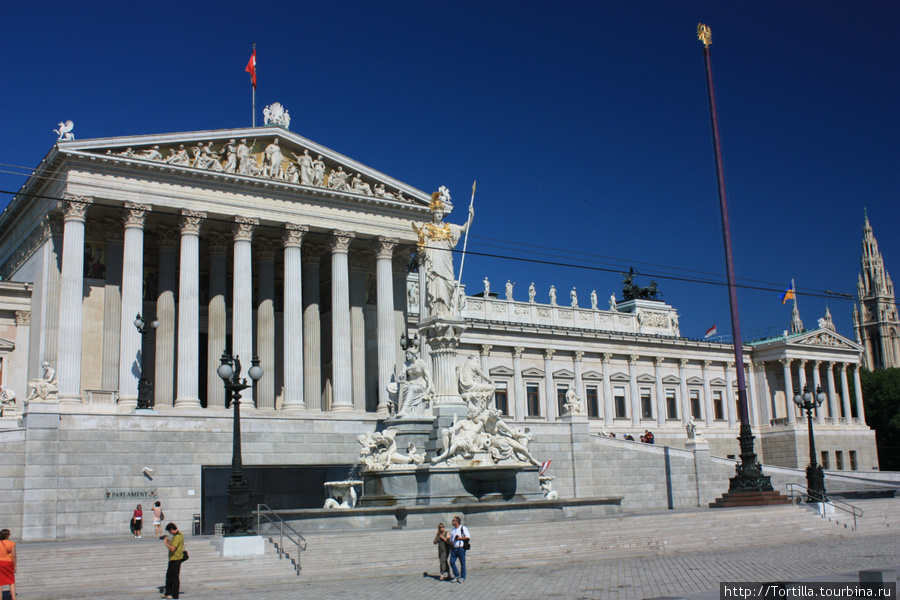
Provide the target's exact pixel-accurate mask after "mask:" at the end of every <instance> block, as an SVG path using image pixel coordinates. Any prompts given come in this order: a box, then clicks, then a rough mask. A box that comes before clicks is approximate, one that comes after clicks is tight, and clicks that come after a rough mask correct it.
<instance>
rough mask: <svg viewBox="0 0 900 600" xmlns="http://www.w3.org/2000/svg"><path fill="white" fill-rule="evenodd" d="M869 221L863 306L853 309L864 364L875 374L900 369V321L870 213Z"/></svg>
mask: <svg viewBox="0 0 900 600" xmlns="http://www.w3.org/2000/svg"><path fill="white" fill-rule="evenodd" d="M865 221H866V222H865V225H863V240H862V259H861V261H860V262H861V266H862V272H861V273H860V274H859V279H858V280H857V284H856V288H857V292H858V294H859V305H858V307H857V306H854V307H853V327H854V329H855V330H856V341H857V342H859V343H860V344H862V346H863V348H864V351H863V354H864V356H863V365H864V366H865V367H866V368H867V369H869V370H871V371H874V370H875V369H888V368H891V367H900V336H898V332H900V320H898V319H897V303H896V300H895V296H894V284H893V283H892V282H891V276H890V275H888V272H887V270H885V268H884V260H883V259H882V257H881V252H879V251H878V242H877V241H875V236H874V235H873V234H872V226H871V225H870V224H869V215H868V212H867V213H866V215H865Z"/></svg>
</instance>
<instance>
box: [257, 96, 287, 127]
mask: <svg viewBox="0 0 900 600" xmlns="http://www.w3.org/2000/svg"><path fill="white" fill-rule="evenodd" d="M263 117H264V118H265V121H264V123H265V124H266V125H277V126H278V127H284V128H285V129H290V128H291V115H289V114H288V111H287V109H286V108H284V107H283V106H282V105H281V103H280V102H275V103H273V104H270V105H269V106H267V107H265V108H264V109H263Z"/></svg>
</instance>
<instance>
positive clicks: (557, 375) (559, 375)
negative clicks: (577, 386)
mask: <svg viewBox="0 0 900 600" xmlns="http://www.w3.org/2000/svg"><path fill="white" fill-rule="evenodd" d="M553 378H554V379H575V373H573V372H572V371H570V370H568V369H558V370H556V371H553Z"/></svg>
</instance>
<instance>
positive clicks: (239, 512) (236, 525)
mask: <svg viewBox="0 0 900 600" xmlns="http://www.w3.org/2000/svg"><path fill="white" fill-rule="evenodd" d="M227 493H228V515H227V516H226V521H225V535H229V536H233V535H256V529H255V527H254V525H255V524H254V522H253V510H252V508H251V506H250V496H251V495H252V493H253V487H252V485H251V483H250V480H249V479H247V478H246V477H243V475H241V476H239V477H238V478H235V477H232V478H231V481H229V482H228V492H227Z"/></svg>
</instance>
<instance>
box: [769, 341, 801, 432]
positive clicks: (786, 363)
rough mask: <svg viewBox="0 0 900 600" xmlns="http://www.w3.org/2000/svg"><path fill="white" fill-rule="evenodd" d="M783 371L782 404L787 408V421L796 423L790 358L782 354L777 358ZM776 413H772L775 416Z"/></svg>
mask: <svg viewBox="0 0 900 600" xmlns="http://www.w3.org/2000/svg"><path fill="white" fill-rule="evenodd" d="M778 360H779V362H781V367H782V369H783V371H784V404H785V407H786V410H787V420H788V423H796V422H797V418H796V417H795V416H794V382H793V381H792V380H791V359H790V358H788V357H786V356H783V357H781V358H779V359H778ZM777 417H778V415H777V414H775V415H772V418H773V419H774V418H777Z"/></svg>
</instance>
